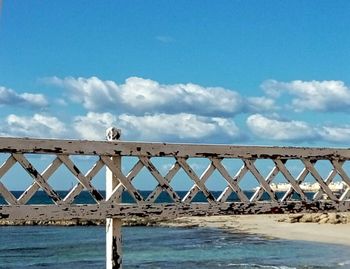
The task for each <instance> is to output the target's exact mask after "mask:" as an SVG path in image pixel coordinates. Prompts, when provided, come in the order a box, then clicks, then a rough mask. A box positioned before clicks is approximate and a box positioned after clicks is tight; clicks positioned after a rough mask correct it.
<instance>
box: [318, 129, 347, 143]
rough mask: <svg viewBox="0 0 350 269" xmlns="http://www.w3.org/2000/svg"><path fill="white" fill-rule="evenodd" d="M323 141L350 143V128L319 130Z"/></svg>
mask: <svg viewBox="0 0 350 269" xmlns="http://www.w3.org/2000/svg"><path fill="white" fill-rule="evenodd" d="M319 134H320V136H321V137H322V138H323V140H326V141H329V142H336V143H342V142H343V143H349V141H350V126H349V125H347V126H338V127H330V126H324V127H322V128H321V129H320V130H319Z"/></svg>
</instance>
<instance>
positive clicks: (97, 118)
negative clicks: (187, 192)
mask: <svg viewBox="0 0 350 269" xmlns="http://www.w3.org/2000/svg"><path fill="white" fill-rule="evenodd" d="M111 126H117V127H118V128H121V129H122V137H123V138H124V139H126V140H146V141H155V140H158V141H170V142H174V141H200V142H205V141H215V142H216V143H227V142H233V141H237V140H240V139H241V138H242V137H241V133H240V131H239V129H238V127H237V126H236V125H235V123H234V122H233V121H231V120H229V119H225V118H210V117H201V116H196V115H193V114H186V113H180V114H172V115H169V114H154V115H145V116H135V115H127V114H122V115H120V116H118V117H115V116H113V115H112V114H110V113H94V112H89V113H87V115H86V116H79V117H76V118H75V121H74V128H75V130H76V132H77V133H78V134H79V136H80V137H81V138H84V139H96V140H101V139H104V134H105V130H106V129H107V128H108V127H111Z"/></svg>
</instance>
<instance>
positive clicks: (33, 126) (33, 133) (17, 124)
mask: <svg viewBox="0 0 350 269" xmlns="http://www.w3.org/2000/svg"><path fill="white" fill-rule="evenodd" d="M0 133H2V135H6V136H19V137H41V138H63V137H65V136H67V134H68V131H67V129H66V126H65V124H64V123H63V122H61V121H60V120H59V119H57V118H56V117H51V116H46V115H42V114H34V115H33V116H32V117H26V116H17V115H14V114H11V115H9V116H7V117H6V119H5V121H4V123H3V124H2V126H1V127H0Z"/></svg>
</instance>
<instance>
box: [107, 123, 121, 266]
mask: <svg viewBox="0 0 350 269" xmlns="http://www.w3.org/2000/svg"><path fill="white" fill-rule="evenodd" d="M120 136H121V130H120V129H117V128H114V127H111V128H108V129H107V131H106V137H107V140H108V141H116V140H119V139H120ZM111 159H112V162H113V165H114V166H115V167H116V168H117V169H118V170H119V171H121V156H116V157H112V158H111ZM118 184H119V179H118V175H116V174H113V172H112V171H111V170H110V169H108V168H107V171H106V200H107V199H108V198H109V197H110V195H111V194H112V192H113V189H114V188H115V187H116V186H117V185H118ZM115 202H116V203H118V202H121V194H120V196H119V197H118V199H117V200H116V201H115ZM121 228H122V221H121V219H111V218H107V219H106V269H117V268H118V269H121V268H122V267H123V265H122V231H121Z"/></svg>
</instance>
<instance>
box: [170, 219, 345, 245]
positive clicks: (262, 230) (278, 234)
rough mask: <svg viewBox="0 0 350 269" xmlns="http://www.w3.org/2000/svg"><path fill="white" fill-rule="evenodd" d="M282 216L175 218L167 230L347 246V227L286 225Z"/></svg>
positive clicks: (335, 225)
mask: <svg viewBox="0 0 350 269" xmlns="http://www.w3.org/2000/svg"><path fill="white" fill-rule="evenodd" d="M283 218H285V216H283V215H247V216H212V217H184V218H178V219H176V220H174V221H172V222H171V223H165V224H164V225H168V226H186V227H188V226H199V227H213V228H221V229H226V230H228V231H230V232H244V233H249V234H259V235H262V236H264V237H267V238H280V239H288V240H305V241H314V242H323V243H332V244H342V245H347V246H350V223H346V224H329V223H324V224H319V223H287V222H281V219H283Z"/></svg>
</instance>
